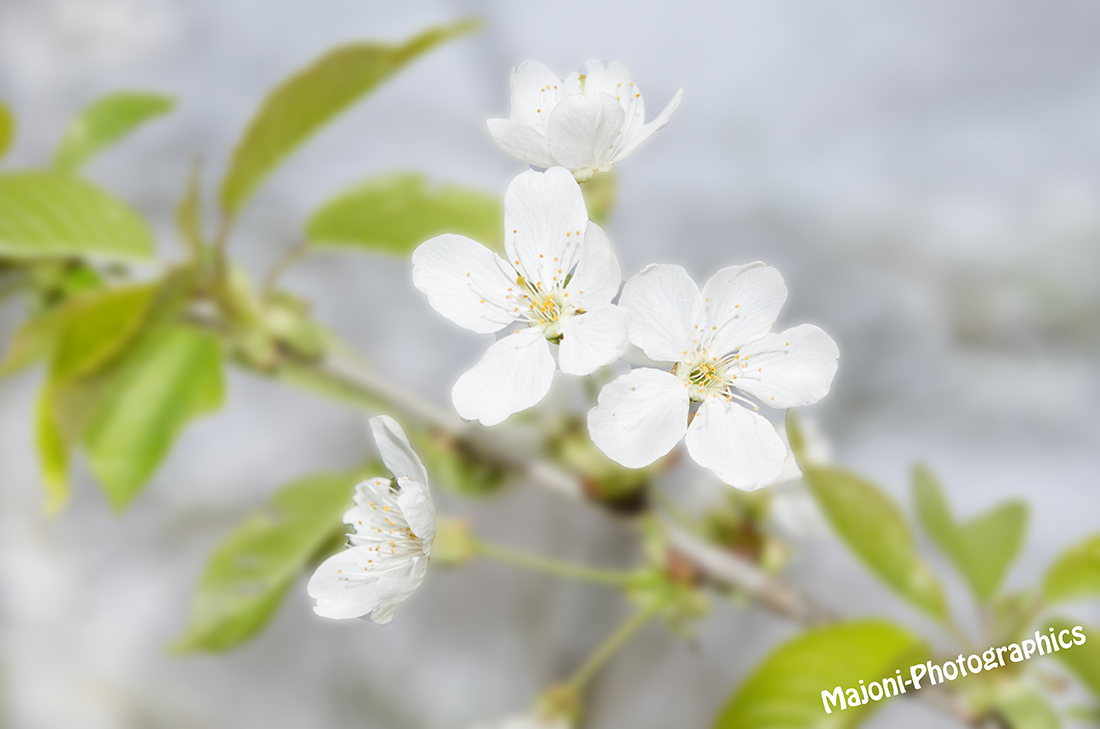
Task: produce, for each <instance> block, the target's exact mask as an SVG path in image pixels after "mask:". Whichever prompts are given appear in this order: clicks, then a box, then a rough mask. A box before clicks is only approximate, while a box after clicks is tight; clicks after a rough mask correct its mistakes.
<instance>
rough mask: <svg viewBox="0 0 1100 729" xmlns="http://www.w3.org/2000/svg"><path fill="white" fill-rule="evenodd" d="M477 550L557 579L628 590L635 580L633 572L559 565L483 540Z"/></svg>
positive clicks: (484, 555)
mask: <svg viewBox="0 0 1100 729" xmlns="http://www.w3.org/2000/svg"><path fill="white" fill-rule="evenodd" d="M475 549H476V551H477V553H478V554H480V555H481V556H483V557H486V558H488V559H494V560H496V561H498V562H504V563H505V564H510V565H514V566H516V567H522V568H524V569H528V570H533V571H535V572H542V573H545V574H548V575H554V576H555V577H565V578H567V579H573V580H580V581H581V582H592V583H595V584H599V585H608V586H611V587H626V586H628V585H630V584H631V583H632V582H633V581H634V579H635V574H634V573H632V572H622V571H617V570H606V569H601V568H599V567H588V566H586V565H578V564H571V563H569V562H560V561H558V560H556V559H549V558H547V557H540V556H537V555H533V554H528V553H527V552H520V551H517V550H514V549H510V548H508V547H502V546H500V545H498V544H493V543H491V542H486V541H483V540H480V539H479V540H476V542H475Z"/></svg>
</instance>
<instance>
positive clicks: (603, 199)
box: [581, 172, 619, 225]
mask: <svg viewBox="0 0 1100 729" xmlns="http://www.w3.org/2000/svg"><path fill="white" fill-rule="evenodd" d="M581 192H583V193H584V204H585V206H586V207H587V208H588V217H590V218H592V220H594V221H595V222H596V223H598V224H599V225H603V224H604V223H606V222H607V216H608V215H610V214H611V210H612V208H614V207H615V202H616V200H617V199H618V194H619V181H618V178H617V177H616V176H615V173H614V172H600V173H597V174H596V175H595V176H593V178H592V179H591V180H589V181H588V182H586V183H584V184H583V185H581Z"/></svg>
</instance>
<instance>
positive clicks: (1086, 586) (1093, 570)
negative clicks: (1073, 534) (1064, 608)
mask: <svg viewBox="0 0 1100 729" xmlns="http://www.w3.org/2000/svg"><path fill="white" fill-rule="evenodd" d="M1098 595H1100V534H1097V535H1095V536H1092V537H1089V538H1088V539H1086V540H1085V541H1084V542H1081V543H1080V544H1077V545H1075V546H1073V547H1071V548H1070V549H1068V550H1066V551H1065V552H1064V553H1062V555H1061V556H1060V557H1059V558H1058V559H1057V560H1056V561H1055V562H1054V564H1053V565H1051V566H1050V569H1048V570H1047V574H1046V577H1044V578H1043V596H1044V597H1045V598H1046V600H1047V602H1051V603H1055V602H1065V601H1067V600H1080V599H1085V598H1092V597H1096V596H1098Z"/></svg>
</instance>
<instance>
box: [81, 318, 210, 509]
mask: <svg viewBox="0 0 1100 729" xmlns="http://www.w3.org/2000/svg"><path fill="white" fill-rule="evenodd" d="M224 390H225V388H224V383H223V379H222V351H221V344H220V342H219V340H218V339H217V338H216V337H215V336H214V335H211V334H207V333H205V332H200V331H197V330H194V329H190V328H187V327H183V326H171V327H166V328H164V329H162V330H160V331H157V332H154V333H152V334H151V335H150V336H148V337H147V338H146V339H145V341H143V342H142V343H141V345H140V346H139V347H138V349H137V350H136V351H134V352H133V353H132V354H131V355H130V356H128V357H127V358H126V361H125V362H123V363H122V364H121V366H120V367H119V369H118V371H117V372H115V373H112V377H111V382H110V384H109V385H108V386H107V387H106V389H105V391H104V393H103V398H102V400H101V401H100V402H99V404H98V407H97V408H96V412H95V414H94V416H93V417H92V419H91V421H90V422H89V423H88V428H87V430H86V431H85V433H84V439H83V440H84V447H85V449H86V450H87V452H88V460H89V462H90V464H91V468H92V472H93V473H94V474H95V476H96V478H97V479H98V480H99V482H100V484H101V485H102V487H103V490H104V491H105V492H106V494H107V497H108V499H109V500H110V502H111V505H112V506H114V508H115V509H116V510H119V511H121V510H122V509H124V508H125V507H126V506H127V505H128V504H129V503H130V501H131V500H132V499H133V498H134V496H136V495H137V493H138V492H139V491H140V490H141V487H142V486H144V485H145V483H146V481H147V480H148V479H149V477H150V476H152V475H153V473H154V472H155V471H156V469H157V466H159V465H160V462H161V460H163V458H164V456H165V455H166V454H167V453H168V451H169V449H170V448H171V447H172V443H173V442H174V441H175V439H176V437H177V436H178V435H179V433H180V431H181V430H182V429H183V428H184V426H186V425H187V423H188V422H190V421H191V420H192V419H194V418H196V417H198V416H200V415H203V414H205V413H208V412H211V411H213V410H216V409H217V408H218V407H220V406H221V403H222V400H223V398H224Z"/></svg>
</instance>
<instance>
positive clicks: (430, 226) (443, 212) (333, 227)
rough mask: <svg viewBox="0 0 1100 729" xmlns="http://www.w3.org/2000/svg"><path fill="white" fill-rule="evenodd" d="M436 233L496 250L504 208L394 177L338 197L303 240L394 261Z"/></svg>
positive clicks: (478, 195)
mask: <svg viewBox="0 0 1100 729" xmlns="http://www.w3.org/2000/svg"><path fill="white" fill-rule="evenodd" d="M441 233H457V234H459V235H464V236H467V237H469V238H473V239H474V240H476V241H478V242H479V243H483V244H485V245H487V246H490V247H492V248H496V249H498V250H501V249H502V244H503V241H504V206H503V204H502V202H501V200H500V199H499V198H498V197H495V196H493V195H488V194H485V193H483V192H478V191H475V190H466V189H463V188H460V187H441V188H439V189H438V190H433V189H429V188H428V183H427V181H426V180H425V179H424V177H423V176H421V175H417V174H410V173H405V174H394V175H387V176H384V177H375V178H373V179H370V180H368V181H366V182H365V183H363V184H361V185H358V186H357V187H354V188H352V189H350V190H348V191H347V192H345V193H343V194H341V195H340V196H339V197H337V198H336V199H334V200H332V201H331V202H329V203H327V204H325V206H324V207H322V208H321V209H320V210H318V211H317V212H316V213H315V214H314V215H313V217H312V218H310V220H309V223H308V225H307V226H306V235H307V236H308V237H309V240H310V241H311V242H312V243H313V244H314V245H317V246H324V247H342V248H365V249H367V250H372V251H380V252H382V253H389V254H391V255H398V256H404V255H407V254H409V253H411V252H412V250H413V249H414V248H416V247H417V246H418V245H420V244H421V243H423V242H424V241H426V240H428V239H429V238H432V237H433V236H436V235H439V234H441Z"/></svg>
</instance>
